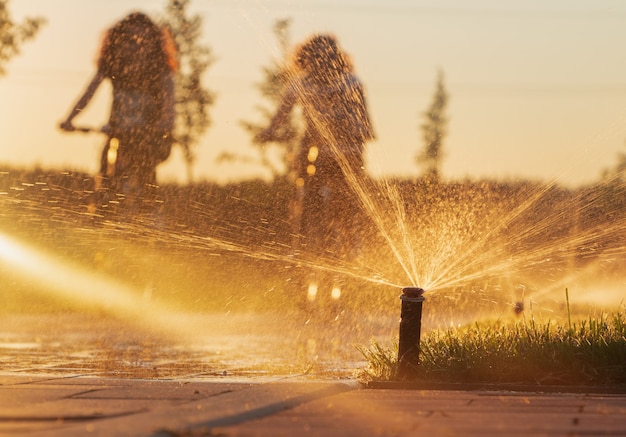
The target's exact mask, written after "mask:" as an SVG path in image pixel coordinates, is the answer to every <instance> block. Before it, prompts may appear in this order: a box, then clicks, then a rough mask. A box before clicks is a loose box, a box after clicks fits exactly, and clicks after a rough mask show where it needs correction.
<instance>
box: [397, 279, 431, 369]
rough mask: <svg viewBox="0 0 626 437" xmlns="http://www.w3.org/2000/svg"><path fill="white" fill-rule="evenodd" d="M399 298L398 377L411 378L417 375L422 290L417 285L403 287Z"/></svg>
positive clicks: (422, 300)
mask: <svg viewBox="0 0 626 437" xmlns="http://www.w3.org/2000/svg"><path fill="white" fill-rule="evenodd" d="M400 300H402V310H401V312H400V340H399V344H398V377H399V378H400V379H412V378H414V377H415V376H417V365H418V363H419V353H420V335H421V331H422V303H423V302H424V300H425V299H424V290H423V289H422V288H419V287H404V288H403V289H402V294H401V295H400Z"/></svg>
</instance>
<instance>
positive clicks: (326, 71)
mask: <svg viewBox="0 0 626 437" xmlns="http://www.w3.org/2000/svg"><path fill="white" fill-rule="evenodd" d="M292 62H293V72H292V78H291V81H290V83H289V84H288V85H287V86H286V88H285V91H284V93H283V95H282V100H281V103H280V104H279V107H278V109H277V112H276V114H275V115H274V117H273V118H272V120H271V121H270V124H269V126H268V127H267V128H266V129H265V130H264V131H262V132H260V133H259V134H258V135H257V136H256V137H255V140H256V141H257V142H268V141H272V140H274V139H276V133H277V132H278V130H279V127H280V126H281V125H282V124H283V123H285V122H286V121H287V119H288V116H289V113H290V112H291V111H292V109H293V108H294V106H296V105H299V106H300V107H301V108H302V114H303V117H304V120H305V124H306V127H305V132H304V134H303V136H302V139H301V141H300V145H299V149H298V152H297V154H296V157H295V160H294V166H295V173H296V191H295V192H296V195H295V201H294V202H293V204H294V209H295V211H294V214H293V216H294V217H295V219H296V221H297V228H298V232H299V234H300V235H301V236H302V237H303V238H302V241H303V244H302V250H303V251H305V252H307V253H309V254H313V255H328V254H330V255H331V256H334V257H338V258H342V259H346V258H349V257H351V256H354V255H355V249H358V247H359V246H360V243H359V241H358V239H359V237H358V235H357V232H358V231H357V230H356V229H355V226H353V222H352V219H353V217H354V214H355V212H356V211H357V210H358V209H359V206H358V201H357V199H356V196H355V194H354V190H353V189H352V188H351V184H354V183H358V182H359V181H362V180H363V179H364V162H363V152H364V147H365V143H366V142H367V141H370V140H372V139H374V131H373V128H372V124H371V121H370V117H369V114H368V110H367V105H366V100H365V93H364V90H363V86H362V84H361V82H360V81H359V80H358V79H357V77H356V76H355V74H354V69H353V66H352V63H351V61H350V59H349V57H348V56H347V55H346V54H345V53H344V52H343V51H342V50H341V49H340V48H339V46H338V44H337V41H336V39H335V38H334V37H333V36H331V35H325V34H315V35H313V36H312V37H310V38H309V39H307V40H306V41H305V42H304V43H302V44H301V45H300V46H299V47H297V48H296V50H295V51H294V53H293V61H292Z"/></svg>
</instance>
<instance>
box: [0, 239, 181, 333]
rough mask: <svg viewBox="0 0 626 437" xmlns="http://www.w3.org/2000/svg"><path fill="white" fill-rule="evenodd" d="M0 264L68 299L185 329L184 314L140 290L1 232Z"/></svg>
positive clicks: (148, 324)
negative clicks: (149, 297) (165, 305)
mask: <svg viewBox="0 0 626 437" xmlns="http://www.w3.org/2000/svg"><path fill="white" fill-rule="evenodd" d="M0 266H3V267H5V268H6V271H8V272H10V274H12V275H14V276H16V277H22V278H24V279H26V280H28V281H29V282H31V283H36V284H37V285H39V286H40V287H41V289H42V290H44V291H45V292H46V293H50V294H54V295H55V296H57V297H60V298H62V299H64V300H65V301H67V302H71V303H75V304H77V305H89V306H95V307H97V308H99V309H103V310H105V311H107V312H109V313H112V314H115V315H116V316H121V317H123V318H126V319H128V320H132V321H137V322H140V323H141V324H142V325H144V326H146V327H148V328H151V329H155V328H162V327H163V326H167V330H168V332H170V333H174V332H175V331H178V332H179V333H183V332H188V331H187V330H186V329H185V327H184V321H183V317H181V316H180V315H177V314H174V313H171V312H170V311H168V310H167V308H165V307H163V306H162V305H159V303H158V302H154V301H151V300H148V299H145V298H144V293H142V292H141V291H139V290H135V289H134V288H132V287H129V286H128V285H126V284H124V283H122V282H120V281H117V280H115V279H113V278H109V277H107V276H104V275H103V274H101V273H97V272H93V271H89V270H86V269H85V268H83V267H81V266H78V265H72V264H71V263H70V262H68V261H64V260H61V259H60V258H59V257H58V256H57V255H54V254H52V253H46V252H44V251H42V250H39V249H37V248H35V247H32V246H29V245H28V244H26V243H24V242H21V241H19V240H17V239H14V238H12V237H9V236H7V235H5V234H2V233H0Z"/></svg>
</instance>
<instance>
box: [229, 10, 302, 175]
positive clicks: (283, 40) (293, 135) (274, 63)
mask: <svg viewBox="0 0 626 437" xmlns="http://www.w3.org/2000/svg"><path fill="white" fill-rule="evenodd" d="M290 25H291V19H289V18H284V19H279V20H276V22H275V23H274V28H273V31H274V35H275V36H276V39H277V40H278V45H279V49H280V59H272V60H271V62H270V64H269V66H266V67H263V76H264V80H263V81H262V82H260V83H257V84H256V87H257V88H258V89H259V91H260V92H261V95H262V96H263V97H264V98H265V99H266V100H267V101H269V102H270V107H269V108H268V107H265V106H260V105H259V106H257V109H258V110H259V111H260V112H261V115H262V117H263V119H264V120H263V122H261V123H254V122H249V121H241V125H242V126H243V128H244V129H245V130H246V131H248V132H250V135H251V136H252V137H254V136H255V135H256V134H258V133H259V132H261V131H262V130H264V129H265V128H266V127H267V126H268V125H269V123H270V120H271V119H272V116H273V115H274V113H275V112H276V110H277V109H278V105H279V104H280V100H281V96H282V94H283V90H284V88H285V86H286V85H287V84H288V82H289V75H290V71H289V67H288V66H287V57H288V54H289V51H290V49H291V43H290V41H291V38H290V34H289V27H290ZM296 117H297V116H296V115H295V114H292V115H290V118H289V120H288V122H287V123H285V124H284V125H283V126H280V128H279V129H278V131H277V134H276V141H275V142H274V144H275V145H276V146H278V148H279V153H280V155H281V160H282V161H283V164H284V165H283V166H277V165H275V164H273V163H272V160H271V158H270V151H271V149H270V148H269V147H268V146H267V145H266V144H257V143H254V144H255V146H257V147H258V148H259V150H260V153H261V163H262V164H263V165H264V166H265V167H267V168H268V169H269V170H270V171H271V172H272V174H273V176H274V177H277V176H279V175H280V174H282V173H284V172H285V168H289V167H290V166H289V162H290V161H291V160H292V159H293V157H294V155H295V151H296V148H297V144H298V137H299V134H300V131H301V130H302V128H301V127H300V125H299V124H298V121H297V119H296ZM281 167H283V168H281Z"/></svg>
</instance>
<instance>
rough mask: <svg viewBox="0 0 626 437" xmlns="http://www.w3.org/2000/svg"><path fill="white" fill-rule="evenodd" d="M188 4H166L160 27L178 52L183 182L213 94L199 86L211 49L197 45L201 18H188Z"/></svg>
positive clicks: (189, 173)
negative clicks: (171, 40) (183, 164)
mask: <svg viewBox="0 0 626 437" xmlns="http://www.w3.org/2000/svg"><path fill="white" fill-rule="evenodd" d="M189 3H190V0H168V3H167V6H166V12H165V18H164V24H165V25H166V26H167V27H168V28H169V30H170V32H171V33H172V37H173V38H174V42H175V43H176V47H177V49H178V64H179V70H178V72H177V73H176V77H175V84H176V130H175V132H174V138H175V140H176V143H177V144H178V145H179V146H180V147H182V149H183V153H184V156H185V161H186V163H187V178H188V180H189V181H191V180H192V170H191V169H192V166H193V163H194V161H195V154H194V152H193V147H194V146H196V145H197V144H198V142H199V140H200V137H201V136H202V134H204V132H205V131H206V130H207V129H208V127H209V126H210V125H211V119H210V117H209V113H208V109H207V108H208V107H209V106H211V105H213V104H214V102H215V94H214V93H213V92H212V91H210V90H209V89H207V88H206V87H205V86H204V83H203V75H204V74H205V72H206V70H207V69H208V68H209V66H210V65H211V64H212V63H213V61H214V58H213V55H212V53H211V48H210V47H209V46H206V45H202V44H201V42H200V37H201V34H202V17H201V16H200V15H192V16H189V15H188V6H189Z"/></svg>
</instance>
